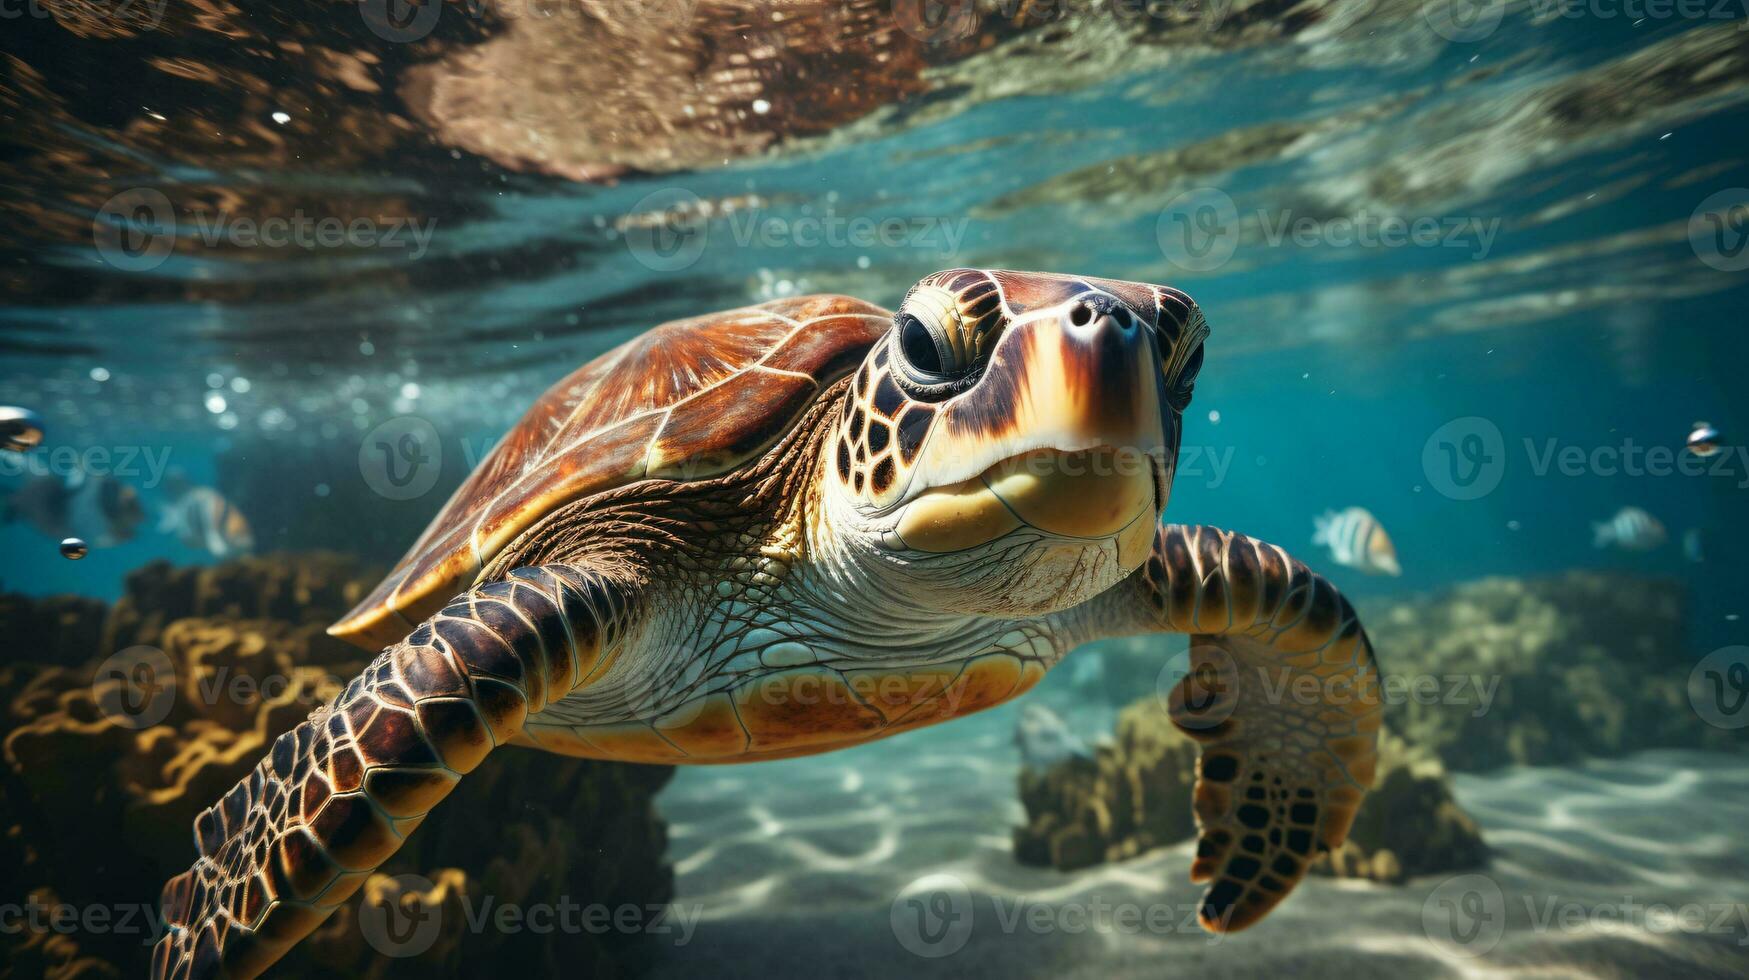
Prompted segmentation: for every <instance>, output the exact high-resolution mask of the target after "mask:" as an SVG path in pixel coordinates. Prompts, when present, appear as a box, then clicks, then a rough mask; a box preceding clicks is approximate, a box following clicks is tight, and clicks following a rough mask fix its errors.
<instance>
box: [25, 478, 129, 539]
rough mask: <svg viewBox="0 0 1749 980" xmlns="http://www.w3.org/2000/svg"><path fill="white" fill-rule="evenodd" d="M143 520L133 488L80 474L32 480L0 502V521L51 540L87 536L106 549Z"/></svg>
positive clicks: (127, 537) (124, 537)
mask: <svg viewBox="0 0 1749 980" xmlns="http://www.w3.org/2000/svg"><path fill="white" fill-rule="evenodd" d="M145 519H146V511H145V508H144V507H142V506H141V505H140V495H139V493H138V492H137V491H135V490H134V488H133V487H131V486H128V485H127V484H125V483H123V482H121V481H120V480H117V479H115V478H113V477H108V476H87V475H86V474H85V472H84V471H83V470H75V471H74V472H73V474H72V475H71V476H69V477H67V478H66V479H65V480H63V479H61V478H60V477H58V476H52V475H48V474H44V475H42V476H36V477H32V478H31V479H30V480H28V481H26V482H25V484H24V485H23V486H21V487H19V488H18V489H17V490H15V491H13V493H12V494H11V495H10V496H9V497H7V498H6V500H5V502H4V503H0V523H6V522H8V521H15V520H17V521H23V522H25V523H27V524H29V525H30V526H31V527H33V528H36V529H37V530H38V531H40V532H42V533H43V534H44V535H46V536H48V537H51V538H55V539H56V540H60V539H64V538H71V537H80V538H89V539H92V540H95V541H96V542H97V544H98V545H99V546H100V547H106V548H107V547H110V546H112V545H116V544H120V543H121V542H123V541H126V540H128V539H129V538H132V537H133V536H134V529H135V528H136V527H138V526H139V524H140V522H141V521H143V520H145Z"/></svg>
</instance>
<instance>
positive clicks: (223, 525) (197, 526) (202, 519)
mask: <svg viewBox="0 0 1749 980" xmlns="http://www.w3.org/2000/svg"><path fill="white" fill-rule="evenodd" d="M158 531H159V532H160V533H162V534H174V535H176V537H177V538H179V539H180V540H181V541H182V543H183V544H185V545H187V546H188V547H190V548H199V549H201V550H203V551H205V552H206V553H207V554H210V555H212V556H213V557H215V558H229V557H231V556H233V555H240V554H246V553H248V552H249V551H251V550H253V549H254V547H255V535H254V532H252V531H251V530H250V528H249V520H248V519H247V518H245V517H244V516H243V512H242V511H240V510H238V509H237V508H236V506H235V505H233V504H232V503H231V502H230V501H229V500H226V499H225V498H224V497H223V496H222V495H221V494H220V493H219V492H218V491H217V490H214V489H212V488H211V487H193V488H190V489H188V490H187V491H185V492H184V493H183V494H182V495H181V496H180V497H178V498H177V499H176V502H175V503H172V504H171V505H170V506H169V507H166V508H165V509H164V512H163V514H162V516H161V517H160V519H159V522H158Z"/></svg>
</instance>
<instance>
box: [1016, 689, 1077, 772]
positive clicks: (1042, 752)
mask: <svg viewBox="0 0 1749 980" xmlns="http://www.w3.org/2000/svg"><path fill="white" fill-rule="evenodd" d="M1014 744H1015V745H1018V746H1019V747H1020V764H1021V766H1022V767H1024V768H1026V769H1029V770H1032V771H1034V772H1043V771H1044V770H1046V769H1049V768H1051V767H1053V766H1055V765H1057V764H1058V763H1059V762H1062V761H1063V760H1065V759H1092V758H1093V753H1092V752H1091V751H1090V750H1089V749H1088V748H1087V743H1085V742H1083V741H1081V739H1079V738H1077V737H1076V736H1075V733H1073V732H1071V731H1069V726H1068V725H1067V724H1065V723H1064V722H1063V719H1062V717H1061V716H1060V715H1058V714H1057V713H1056V712H1055V711H1052V710H1051V709H1049V708H1047V707H1045V706H1044V705H1042V704H1029V705H1027V706H1026V707H1025V708H1024V709H1023V710H1022V711H1021V712H1020V720H1019V721H1017V722H1015V723H1014Z"/></svg>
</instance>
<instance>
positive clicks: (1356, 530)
mask: <svg viewBox="0 0 1749 980" xmlns="http://www.w3.org/2000/svg"><path fill="white" fill-rule="evenodd" d="M1312 523H1313V527H1314V530H1313V531H1312V543H1313V544H1318V545H1323V546H1325V547H1326V548H1329V549H1330V557H1331V558H1334V559H1335V560H1336V563H1337V564H1338V565H1347V566H1348V567H1350V568H1358V569H1360V570H1361V571H1363V572H1366V573H1367V574H1369V575H1401V574H1403V568H1402V566H1401V565H1399V564H1397V548H1396V546H1395V545H1393V544H1391V536H1390V535H1388V534H1386V533H1385V529H1384V527H1383V526H1382V525H1380V524H1379V521H1378V518H1376V517H1374V516H1372V514H1371V512H1369V511H1368V510H1367V509H1366V508H1365V507H1350V508H1348V509H1347V510H1343V511H1334V510H1327V511H1325V512H1324V513H1323V514H1321V515H1319V516H1318V517H1315V518H1313V519H1312Z"/></svg>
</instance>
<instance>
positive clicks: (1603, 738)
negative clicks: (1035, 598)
mask: <svg viewBox="0 0 1749 980" xmlns="http://www.w3.org/2000/svg"><path fill="white" fill-rule="evenodd" d="M1361 619H1362V621H1363V622H1364V623H1366V625H1367V630H1368V632H1369V634H1370V635H1371V636H1372V639H1373V644H1374V648H1375V649H1376V650H1377V652H1378V656H1379V660H1380V662H1381V664H1383V666H1384V673H1385V683H1384V686H1383V689H1382V690H1383V696H1384V697H1385V700H1386V719H1387V720H1386V732H1385V734H1384V736H1383V740H1382V742H1381V745H1380V759H1379V767H1378V776H1377V780H1376V782H1375V784H1374V787H1373V792H1372V795H1371V796H1370V797H1369V799H1368V801H1367V803H1366V804H1365V805H1364V806H1363V807H1362V808H1361V811H1360V815H1359V817H1358V818H1357V819H1356V821H1355V825H1354V829H1353V831H1352V833H1351V835H1350V838H1349V841H1348V843H1347V844H1346V845H1344V846H1343V848H1342V849H1341V850H1339V851H1337V852H1335V853H1333V854H1326V855H1324V856H1323V857H1321V858H1320V859H1319V860H1318V861H1317V863H1316V864H1314V865H1313V871H1314V872H1315V873H1320V874H1328V875H1335V876H1338V877H1358V878H1367V879H1371V880H1374V881H1380V882H1390V883H1401V882H1403V881H1405V880H1407V879H1408V878H1410V877H1412V876H1415V875H1420V874H1430V873H1435V872H1442V871H1459V870H1464V869H1468V868H1474V867H1479V866H1481V865H1483V864H1484V863H1485V862H1486V860H1487V854H1488V848H1487V846H1486V844H1485V843H1484V841H1483V839H1482V833H1481V830H1480V829H1479V828H1478V826H1477V823H1476V821H1475V820H1474V819H1473V818H1471V817H1470V815H1468V814H1466V813H1465V812H1464V811H1463V810H1462V809H1461V808H1460V807H1459V806H1458V805H1457V803H1456V801H1455V800H1454V799H1453V797H1452V792H1451V785H1450V777H1449V775H1448V772H1447V770H1448V769H1449V770H1458V771H1479V770H1486V769H1493V768H1497V767H1500V766H1506V765H1550V764H1560V763H1571V762H1576V761H1579V760H1582V759H1586V758H1592V757H1599V756H1605V757H1613V756H1621V755H1625V754H1628V753H1630V752H1635V751H1638V750H1641V749H1650V748H1702V749H1714V750H1724V751H1729V750H1733V749H1738V750H1740V748H1741V746H1742V745H1743V742H1742V739H1741V734H1740V732H1738V731H1733V730H1728V729H1724V728H1719V727H1716V726H1713V725H1710V724H1708V723H1707V722H1706V721H1705V720H1704V719H1703V718H1702V717H1701V716H1700V715H1699V714H1698V713H1697V712H1696V711H1695V710H1694V709H1693V708H1692V707H1691V705H1690V703H1689V695H1688V683H1689V673H1690V671H1691V670H1692V669H1693V668H1694V664H1695V662H1696V660H1697V659H1698V657H1699V652H1697V651H1693V650H1690V649H1689V644H1688V640H1687V635H1686V629H1685V625H1686V622H1687V611H1686V602H1685V597H1684V594H1683V592H1682V589H1681V587H1680V586H1679V585H1678V584H1677V583H1675V582H1670V581H1665V580H1658V579H1645V578H1640V577H1636V576H1628V575H1618V574H1603V573H1594V572H1569V573H1567V574H1564V575H1559V576H1554V577H1549V578H1541V579H1516V578H1505V577H1495V578H1487V579H1481V580H1478V581H1475V582H1470V583H1465V584H1463V585H1460V586H1457V587H1456V588H1453V589H1450V590H1447V591H1444V592H1439V593H1432V594H1428V595H1422V596H1416V597H1412V598H1409V599H1406V600H1397V601H1374V602H1370V603H1362V604H1361ZM1104 659H1105V666H1104V670H1103V672H1102V675H1101V678H1100V681H1101V683H1102V684H1103V685H1104V686H1105V688H1106V689H1107V690H1111V691H1117V690H1124V689H1126V686H1127V689H1128V690H1130V691H1132V692H1133V691H1134V690H1135V689H1137V688H1138V687H1142V686H1149V687H1151V686H1153V679H1154V678H1157V677H1158V675H1159V672H1160V669H1161V665H1162V663H1164V661H1163V659H1162V657H1161V655H1160V647H1159V642H1158V640H1157V639H1144V640H1136V641H1132V642H1130V643H1126V644H1120V645H1117V646H1115V647H1113V648H1110V649H1108V650H1107V651H1106V653H1105V654H1104ZM1196 755H1197V747H1196V745H1195V744H1194V743H1193V742H1192V741H1191V740H1190V739H1189V738H1188V737H1186V736H1185V735H1183V734H1182V733H1181V732H1179V730H1178V729H1177V728H1176V727H1175V726H1173V724H1172V723H1171V721H1170V719H1169V718H1168V717H1167V715H1166V711H1165V707H1164V703H1163V701H1162V700H1161V699H1160V698H1159V697H1157V696H1153V695H1150V696H1147V697H1144V698H1142V699H1141V700H1139V701H1136V702H1135V703H1134V704H1132V705H1130V706H1129V707H1127V708H1125V709H1124V710H1123V711H1122V713H1121V714H1120V715H1119V719H1118V723H1117V730H1116V734H1115V739H1114V740H1113V741H1112V742H1111V743H1109V744H1105V745H1101V746H1099V747H1097V748H1096V749H1095V750H1093V752H1092V754H1091V757H1088V758H1070V759H1067V760H1064V761H1063V762H1061V763H1058V764H1057V765H1055V766H1052V767H1050V768H1048V769H1043V770H1026V771H1023V772H1022V774H1021V776H1020V798H1021V802H1022V804H1023V805H1024V806H1025V808H1026V815H1027V822H1026V824H1025V825H1024V826H1021V827H1017V828H1016V829H1015V831H1014V853H1015V856H1016V857H1017V858H1018V859H1019V860H1020V861H1022V862H1023V863H1027V864H1034V865H1042V866H1051V867H1056V868H1058V869H1060V870H1065V871H1067V870H1074V869H1077V868H1085V867H1088V866H1091V865H1094V864H1099V863H1102V862H1106V861H1116V860H1122V859H1125V858H1129V857H1133V856H1135V855H1137V854H1140V853H1142V852H1144V851H1147V850H1150V849H1152V848H1156V847H1163V846H1167V845H1171V844H1176V843H1178V842H1180V841H1183V840H1187V839H1190V838H1191V837H1193V836H1194V835H1195V831H1196V828H1195V823H1194V821H1193V819H1192V816H1191V803H1190V800H1191V789H1192V787H1193V785H1194V783H1195V778H1196V776H1195V773H1196V770H1195V762H1196Z"/></svg>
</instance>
